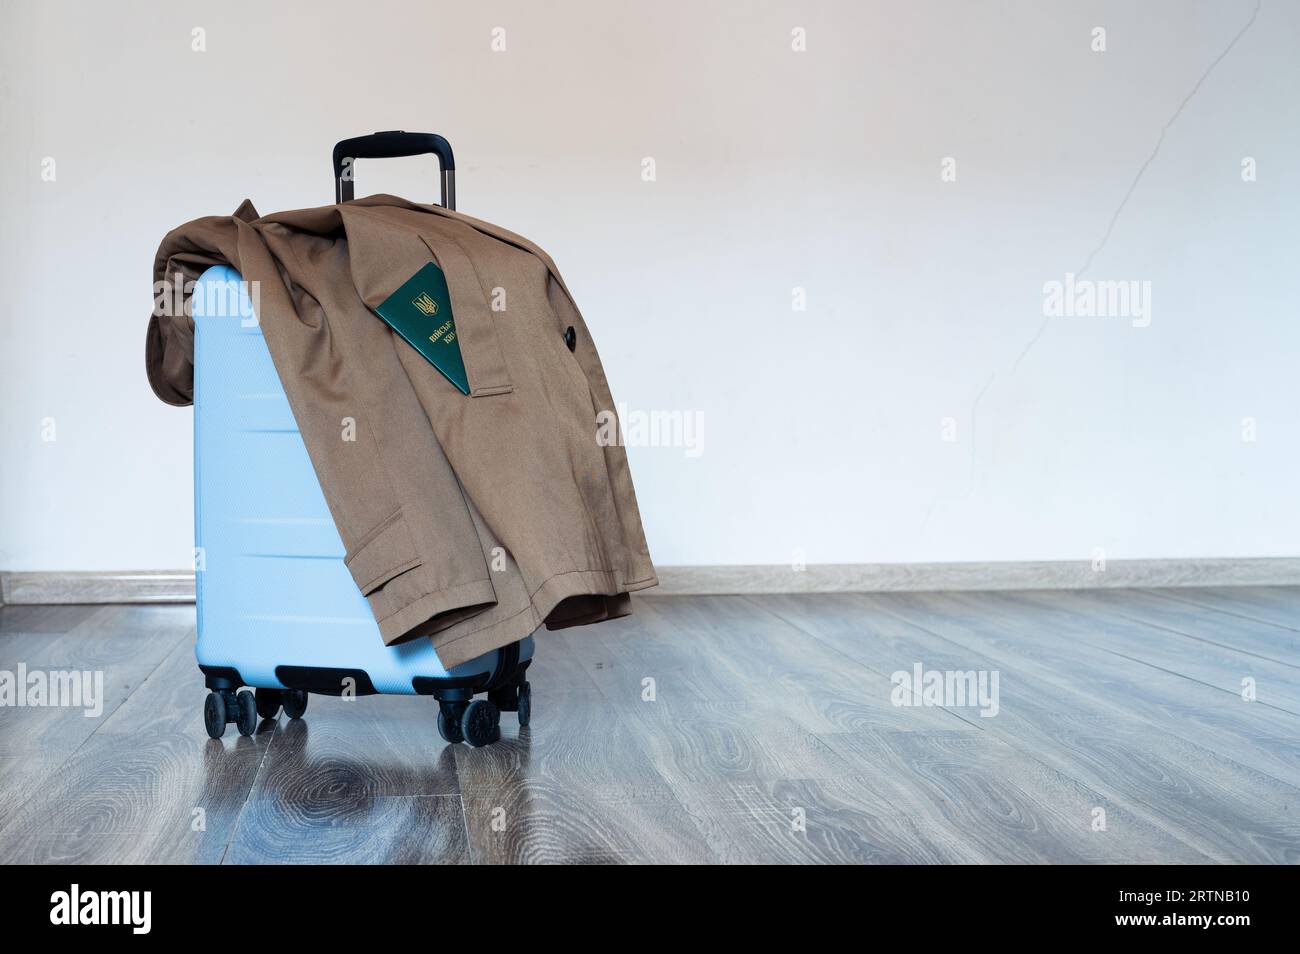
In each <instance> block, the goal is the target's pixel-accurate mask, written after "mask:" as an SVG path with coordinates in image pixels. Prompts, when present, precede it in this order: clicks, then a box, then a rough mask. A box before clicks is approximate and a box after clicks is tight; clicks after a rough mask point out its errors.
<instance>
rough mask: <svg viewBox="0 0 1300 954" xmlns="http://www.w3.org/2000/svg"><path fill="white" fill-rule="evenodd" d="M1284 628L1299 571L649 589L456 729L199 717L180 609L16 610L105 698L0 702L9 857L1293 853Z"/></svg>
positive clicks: (355, 717) (328, 716)
mask: <svg viewBox="0 0 1300 954" xmlns="http://www.w3.org/2000/svg"><path fill="white" fill-rule="evenodd" d="M1297 640H1300V590H1296V589H1286V588H1252V589H1244V588H1242V589H1221V590H1215V589H1180V590H1167V591H1148V590H1124V591H1091V592H1050V593H1045V592H1035V593H1028V592H1026V593H997V594H994V593H979V594H975V593H926V594H872V595H801V596H764V597H738V596H737V597H675V598H672V597H662V598H639V599H637V601H636V612H635V614H634V615H633V616H632V617H631V618H628V619H623V620H617V621H614V622H611V623H605V624H602V625H600V626H593V627H585V628H580V629H571V630H565V631H562V632H557V633H547V632H543V633H542V634H541V636H540V637H539V640H538V655H537V659H536V662H535V664H534V666H533V669H532V670H531V671H530V679H531V681H532V684H533V687H534V716H533V724H532V726H531V728H529V729H523V730H520V729H519V728H518V727H517V724H516V722H515V717H514V715H513V714H506V715H504V716H503V717H502V727H503V738H502V740H501V741H500V742H499V743H497V744H496V745H493V746H490V747H487V748H483V749H470V748H467V747H465V746H446V745H445V744H444V743H443V742H442V741H441V740H440V739H439V738H438V736H437V733H436V731H435V728H434V716H435V713H436V704H435V703H434V702H433V701H432V700H430V699H427V698H416V697H379V696H371V697H366V698H361V699H358V700H355V701H353V702H347V701H344V700H340V699H334V698H326V697H320V696H313V697H312V699H311V704H310V706H309V708H308V711H307V715H306V717H305V718H304V719H303V720H301V721H297V722H291V721H289V720H287V719H286V718H285V717H284V716H281V717H280V719H279V720H278V721H276V722H265V723H263V725H262V727H261V728H260V729H259V731H258V732H257V733H256V734H255V735H254V736H253V737H251V738H240V737H239V736H238V735H237V734H236V733H235V731H234V727H233V726H231V727H230V729H229V731H228V733H227V735H226V737H225V738H224V739H222V740H220V741H211V740H209V739H208V738H207V736H206V735H205V733H204V731H203V723H202V718H201V706H202V702H203V698H204V694H205V690H204V688H203V681H202V677H201V676H200V674H199V672H198V670H197V668H196V666H195V662H194V656H193V642H194V609H193V607H192V606H58V607H54V606H51V607H25V606H20V607H6V608H3V609H0V671H8V672H16V671H17V669H18V667H19V665H20V664H21V665H25V666H26V668H27V670H28V671H32V670H47V671H48V670H68V669H75V670H100V671H102V672H103V673H104V681H105V684H104V692H105V697H106V701H105V707H104V713H103V715H102V716H100V717H98V718H87V717H86V716H85V715H84V713H83V712H82V711H81V710H80V709H74V708H34V707H22V708H19V707H13V706H8V707H4V708H0V862H4V863H12V862H209V863H216V862H224V863H246V862H343V863H356V862H428V863H438V864H446V863H461V862H516V861H525V862H560V861H566V862H669V863H676V862H1204V861H1212V862H1289V863H1296V862H1300V652H1298V651H1297V646H1298V643H1297ZM917 664H920V665H921V666H923V667H924V669H926V670H954V671H976V672H978V671H986V672H992V671H996V672H997V673H998V678H999V684H998V699H997V701H998V711H997V714H996V715H993V716H981V715H980V710H979V708H978V707H976V706H972V705H959V704H957V701H956V700H953V699H948V700H947V702H948V703H949V704H948V705H947V706H946V707H941V706H924V705H912V706H898V705H895V704H894V703H893V701H891V690H892V689H893V688H894V686H893V685H892V684H891V674H893V673H894V672H896V671H900V670H902V671H907V672H911V671H912V670H913V668H914V666H916V665H917ZM1252 681H1253V682H1252ZM1252 685H1253V687H1254V695H1255V698H1254V700H1253V701H1247V700H1246V699H1244V698H1243V687H1247V688H1249V687H1250V686H1252ZM1247 695H1249V693H1247ZM913 698H914V697H913ZM939 701H942V700H939Z"/></svg>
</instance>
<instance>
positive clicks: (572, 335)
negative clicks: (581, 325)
mask: <svg viewBox="0 0 1300 954" xmlns="http://www.w3.org/2000/svg"><path fill="white" fill-rule="evenodd" d="M564 343H565V344H566V345H568V346H569V350H570V351H572V350H573V349H574V348H576V347H577V346H578V335H577V333H576V332H574V330H573V325H569V327H568V328H567V329H566V330H565V332H564Z"/></svg>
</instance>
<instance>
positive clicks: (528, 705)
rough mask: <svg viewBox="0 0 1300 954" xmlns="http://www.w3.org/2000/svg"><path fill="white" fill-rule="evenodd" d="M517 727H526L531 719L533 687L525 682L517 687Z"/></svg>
mask: <svg viewBox="0 0 1300 954" xmlns="http://www.w3.org/2000/svg"><path fill="white" fill-rule="evenodd" d="M517 705H518V706H519V710H518V711H519V727H520V728H523V727H525V726H527V725H528V723H529V721H531V720H532V718H533V687H532V684H531V683H528V682H525V683H524V684H523V685H522V686H520V687H519V701H518V703H517Z"/></svg>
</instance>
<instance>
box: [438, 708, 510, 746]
mask: <svg viewBox="0 0 1300 954" xmlns="http://www.w3.org/2000/svg"><path fill="white" fill-rule="evenodd" d="M439 715H441V712H440V713H439ZM460 732H461V735H463V736H464V737H465V741H466V743H468V744H469V745H471V746H473V747H474V748H478V747H479V746H481V745H491V744H492V743H493V742H495V741H496V740H497V739H499V738H501V710H500V709H498V708H497V707H496V706H495V705H493V704H492V703H491V702H490V701H488V700H487V699H475V700H474V701H473V702H471V703H470V704H469V705H467V706H466V707H465V714H464V715H462V716H461V717H460Z"/></svg>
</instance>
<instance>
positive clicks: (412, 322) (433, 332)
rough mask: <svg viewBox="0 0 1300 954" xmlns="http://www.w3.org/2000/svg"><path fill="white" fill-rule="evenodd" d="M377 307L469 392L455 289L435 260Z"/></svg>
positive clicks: (461, 391)
mask: <svg viewBox="0 0 1300 954" xmlns="http://www.w3.org/2000/svg"><path fill="white" fill-rule="evenodd" d="M376 311H378V312H379V317H380V318H382V319H384V321H385V322H387V323H388V326H389V327H390V328H392V329H393V330H394V331H396V332H397V333H398V334H399V335H401V336H402V337H403V338H405V339H406V341H407V343H408V344H409V345H410V346H411V347H412V348H414V349H415V350H416V351H418V352H420V354H422V355H424V357H425V358H426V359H428V362H429V363H430V364H431V365H433V366H434V367H435V368H437V369H438V370H439V371H441V372H442V376H443V377H445V378H446V379H447V380H448V381H450V382H451V383H452V384H454V385H456V387H457V388H458V389H459V390H460V393H461V394H469V378H468V377H467V376H466V374H465V360H464V359H463V358H462V357H461V354H460V338H458V337H457V335H456V321H455V319H453V318H452V315H451V293H450V292H448V291H447V278H446V276H445V275H443V274H442V269H441V268H439V267H438V266H437V265H435V264H434V263H433V262H430V263H429V264H428V265H425V266H424V267H423V268H421V269H420V270H419V271H418V272H416V273H415V274H414V275H412V276H411V277H410V278H408V279H407V280H406V281H405V282H404V283H403V284H402V287H401V288H399V289H397V291H395V292H393V293H392V294H391V295H389V296H388V297H387V298H385V299H384V300H383V302H382V303H381V304H380V305H379V307H378V308H377V309H376Z"/></svg>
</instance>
